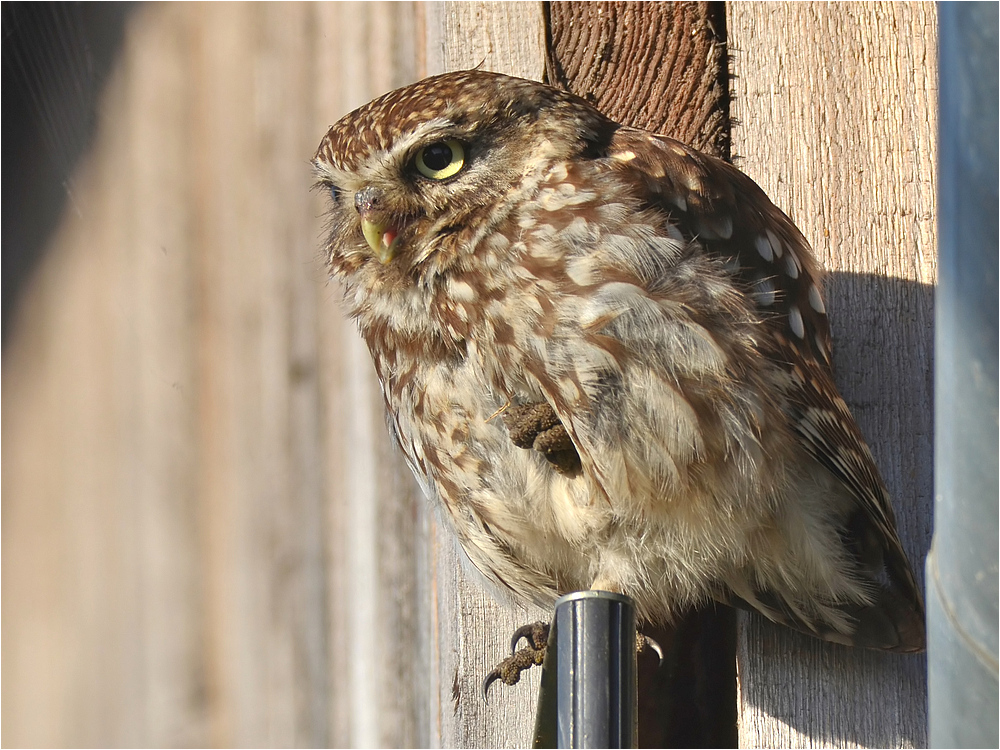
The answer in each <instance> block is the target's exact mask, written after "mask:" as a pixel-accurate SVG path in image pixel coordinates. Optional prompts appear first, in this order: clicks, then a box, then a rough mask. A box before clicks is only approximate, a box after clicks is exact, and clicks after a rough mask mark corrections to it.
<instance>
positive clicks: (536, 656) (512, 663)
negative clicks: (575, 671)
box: [482, 622, 549, 702]
mask: <svg viewBox="0 0 1000 750" xmlns="http://www.w3.org/2000/svg"><path fill="white" fill-rule="evenodd" d="M522 639H524V640H526V641H527V642H528V645H527V646H525V647H524V648H522V649H518V648H517V645H518V644H519V643H520V642H521V640H522ZM548 643H549V624H548V623H547V622H533V623H531V624H530V625H522V626H521V627H519V628H518V629H517V630H515V631H514V635H513V636H512V637H511V641H510V652H511V653H510V656H508V657H507V658H506V659H504V660H503V661H501V662H500V663H499V664H497V665H496V666H495V667H493V669H491V670H490V671H489V673H488V674H487V675H486V677H485V678H484V679H483V687H482V691H483V701H484V702H488V701H489V689H490V686H491V685H493V683H494V682H496V681H497V680H499V681H500V682H502V683H503V684H504V685H516V684H517V683H518V682H519V681H520V679H521V673H522V672H525V671H527V670H529V669H531V668H532V667H534V666H541V664H542V662H544V661H545V652H546V649H547V648H548Z"/></svg>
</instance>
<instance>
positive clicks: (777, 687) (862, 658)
mask: <svg viewBox="0 0 1000 750" xmlns="http://www.w3.org/2000/svg"><path fill="white" fill-rule="evenodd" d="M728 11H729V16H728V22H729V23H728V27H729V40H730V54H731V55H732V57H733V61H734V62H733V68H734V73H735V76H734V79H733V88H734V97H733V102H732V113H733V118H734V121H736V122H738V123H740V125H739V127H736V128H734V131H733V153H734V156H735V157H736V164H737V165H738V166H740V167H741V168H742V169H744V171H746V172H747V173H748V174H749V175H750V176H751V177H753V178H754V179H755V180H756V181H757V182H758V183H759V184H760V185H761V187H762V188H764V190H765V191H766V192H767V193H768V195H770V197H771V198H772V200H774V201H775V203H776V204H777V205H778V206H780V207H781V208H783V209H784V210H785V211H786V212H787V213H789V215H791V216H792V218H793V219H794V220H795V222H796V223H797V224H798V226H799V227H800V228H801V229H802V231H803V232H804V234H805V235H806V237H807V238H809V239H810V241H811V242H812V244H813V247H814V248H815V249H816V251H817V254H818V256H819V257H820V259H821V260H822V262H823V264H824V265H825V266H826V268H827V269H828V271H830V275H829V276H828V278H827V283H826V293H827V308H828V311H829V314H830V321H831V325H832V328H833V335H834V367H835V371H836V374H837V382H838V385H839V387H840V389H841V392H842V393H843V395H844V397H845V399H846V400H847V402H848V404H849V405H850V407H851V409H852V411H853V413H854V415H855V417H856V418H857V421H858V424H859V425H860V427H861V430H862V432H863V433H864V434H865V435H866V436H867V438H868V441H869V443H870V445H871V448H872V451H873V453H874V454H875V459H876V462H877V463H878V465H879V467H880V468H881V470H882V473H883V476H884V477H885V480H886V483H887V485H888V487H889V490H890V492H891V494H892V496H893V502H894V507H895V509H896V514H897V520H898V525H899V529H900V536H901V537H902V540H903V544H904V546H905V548H906V550H907V553H908V555H909V557H910V560H911V562H912V563H913V565H914V569H915V571H916V573H917V576H918V578H922V573H923V565H922V562H923V559H924V555H925V554H926V551H927V548H928V545H929V541H930V509H931V499H932V484H931V466H932V441H931V438H932V422H931V419H932V358H933V349H932V345H933V331H932V326H933V285H934V282H935V275H936V249H935V240H934V202H935V191H934V182H935V165H936V153H935V133H936V86H937V63H936V43H937V32H936V14H935V9H934V7H933V5H931V4H930V3H915V4H874V3H855V4H842V5H841V4H837V5H820V4H798V3H794V4H771V3H731V4H729V6H728ZM739 671H740V698H741V706H740V709H741V719H740V722H741V726H740V744H741V746H748V747H750V746H753V747H798V746H802V747H805V746H808V747H833V746H837V747H841V746H866V747H899V746H916V747H921V746H925V745H926V741H927V740H926V695H925V691H926V688H925V676H924V675H925V663H924V658H923V657H922V656H916V657H914V656H898V655H889V654H882V653H875V652H861V651H853V650H850V649H845V648H841V647H837V646H833V645H827V644H822V643H819V642H817V641H813V640H810V639H807V638H806V637H804V636H802V637H800V636H798V635H796V634H794V633H791V632H790V631H787V630H784V629H781V628H778V627H776V626H772V625H771V624H769V623H766V622H764V621H763V620H762V619H761V618H759V617H756V616H749V617H747V618H746V619H745V620H744V627H743V630H742V633H741V640H740V652H739Z"/></svg>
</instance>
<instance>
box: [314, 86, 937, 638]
mask: <svg viewBox="0 0 1000 750" xmlns="http://www.w3.org/2000/svg"><path fill="white" fill-rule="evenodd" d="M315 166H316V172H317V175H318V179H319V183H320V184H321V185H324V186H326V187H327V188H328V189H329V190H330V195H331V201H332V208H331V212H330V226H331V235H330V241H329V244H328V246H327V253H328V260H329V264H330V268H331V271H332V273H333V275H334V276H335V277H337V278H338V279H340V280H341V282H342V283H343V285H344V289H345V295H346V300H347V305H348V307H349V309H350V313H351V315H352V316H353V317H354V318H355V319H356V321H357V323H358V326H359V329H360V331H361V334H362V336H363V338H364V340H365V342H366V343H367V345H368V347H369V350H370V352H371V354H372V358H373V361H374V363H375V369H376V372H377V374H378V377H379V380H380V382H381V384H382V390H383V394H384V397H385V403H386V409H387V412H388V415H389V422H390V425H391V429H392V430H393V431H394V433H395V435H396V438H397V439H398V441H399V444H400V447H401V448H402V451H403V454H404V455H405V457H406V459H407V461H408V463H409V465H410V467H411V468H412V470H413V472H414V474H415V475H416V476H417V478H418V479H419V480H420V482H421V483H422V485H423V487H424V489H425V491H426V493H427V494H428V496H429V497H430V498H432V499H434V500H435V501H436V502H437V503H438V505H439V507H440V509H441V511H442V515H443V516H444V518H445V519H446V520H447V521H448V523H449V525H450V526H451V527H452V528H453V529H454V531H455V533H456V534H457V536H458V539H459V541H460V542H461V544H462V547H463V548H464V550H465V552H466V553H467V555H468V557H469V559H470V560H471V561H472V563H473V564H474V565H475V566H476V567H477V568H478V569H479V570H480V571H481V572H482V573H483V574H484V575H485V576H486V578H487V579H489V580H491V581H493V582H494V583H495V584H497V585H498V586H499V587H501V589H503V590H506V591H508V592H509V593H510V594H512V595H513V596H514V597H516V598H518V599H521V600H530V601H534V602H537V603H539V604H542V605H549V604H551V603H552V601H554V599H555V598H556V597H558V596H559V595H561V594H563V593H566V592H568V591H573V590H577V589H586V588H603V589H608V590H613V591H618V592H621V593H625V594H628V595H630V596H631V597H632V598H633V599H634V600H635V601H636V604H637V607H638V610H639V614H640V617H642V618H644V619H645V620H648V621H651V622H658V623H659V622H667V621H669V620H670V619H671V618H672V617H673V616H674V615H675V614H676V613H677V612H679V611H680V610H682V609H684V608H686V607H688V606H690V605H693V604H697V603H700V602H703V601H705V600H707V599H713V598H714V599H716V600H719V601H724V602H728V603H733V604H737V605H741V606H747V607H751V608H754V609H756V610H758V611H760V612H762V613H763V614H764V615H765V616H767V617H769V618H770V619H772V620H775V621H777V622H780V623H783V624H786V625H789V626H791V627H794V628H797V629H799V630H802V631H804V632H807V633H810V634H812V635H815V636H818V637H820V638H824V639H826V640H830V641H835V642H839V643H845V644H851V645H860V646H868V647H873V648H882V649H888V650H895V651H917V650H920V649H922V648H923V643H924V635H923V606H922V603H921V599H920V595H919V593H918V590H917V587H916V584H915V582H914V578H913V575H912V572H911V570H910V567H909V563H908V562H907V560H906V557H905V555H904V553H903V551H902V548H901V546H900V543H899V540H898V538H897V536H896V531H895V521H894V517H893V512H892V508H891V505H890V502H889V498H888V493H887V492H886V489H885V486H884V484H883V482H882V480H881V478H880V476H879V473H878V470H877V469H876V467H875V465H874V461H873V459H872V456H871V453H870V451H869V450H868V447H867V445H866V444H865V442H864V439H863V438H862V436H861V434H860V432H859V431H858V428H857V426H856V425H855V423H854V420H853V418H852V417H851V415H850V412H849V410H848V408H847V406H846V404H845V403H844V401H843V399H841V398H840V396H839V394H838V393H837V390H836V387H835V385H834V383H833V378H832V373H831V368H830V351H831V343H830V333H829V326H828V323H827V319H826V312H825V307H824V304H823V297H822V291H821V283H822V279H821V272H820V269H819V266H818V264H817V263H816V261H815V260H814V258H813V256H812V252H811V250H810V248H809V246H808V243H807V242H806V240H805V239H804V238H803V237H802V235H801V233H800V232H799V231H798V230H797V229H796V227H795V226H794V225H793V224H792V222H791V221H790V220H789V219H788V217H787V216H785V215H784V214H783V213H782V212H781V211H780V210H779V209H777V208H776V207H775V206H774V205H773V204H772V203H771V202H770V201H769V200H768V199H767V197H766V196H765V195H764V193H763V192H762V191H761V190H760V189H759V188H758V187H757V186H756V185H755V184H754V183H753V181H751V180H750V179H749V178H748V177H746V176H745V175H743V174H742V173H740V172H739V171H737V170H736V169H734V168H733V167H731V166H729V165H728V164H725V163H724V162H721V161H719V160H717V159H714V158H712V157H710V156H707V155H704V154H700V153H698V152H696V151H694V150H692V149H690V148H688V147H687V146H684V145H683V144H680V143H678V142H676V141H673V140H671V139H669V138H665V137H662V136H657V135H654V134H651V133H646V132H643V131H639V130H634V129H630V128H626V127H622V126H620V125H618V124H616V123H614V122H612V121H610V120H608V119H607V118H606V117H604V116H603V115H602V114H601V113H600V112H598V111H597V110H595V109H594V108H593V107H591V106H590V105H588V104H587V103H586V102H584V101H582V100H580V99H578V98H576V97H574V96H572V95H570V94H567V93H565V92H561V91H557V90H554V89H551V88H548V87H545V86H543V85H540V84H537V83H533V82H530V81H523V80H520V79H513V78H509V77H506V76H500V75H497V74H492V73H485V72H481V71H466V72H461V73H451V74H446V75H443V76H437V77H434V78H429V79H426V80H424V81H421V82H419V83H417V84H414V85H412V86H408V87H406V88H403V89H400V90H398V91H395V92H392V93H390V94H387V95H385V96H383V97H381V98H380V99H377V100H375V101H374V102H372V103H370V104H368V105H366V106H364V107H361V108H360V109H358V110H356V111H355V112H353V113H351V114H349V115H347V116H346V117H344V118H343V119H342V120H341V121H340V122H338V123H337V124H336V125H334V126H333V127H332V128H331V129H330V131H329V133H328V134H327V136H326V138H325V139H324V140H323V142H322V143H321V145H320V147H319V150H318V152H317V154H316V159H315Z"/></svg>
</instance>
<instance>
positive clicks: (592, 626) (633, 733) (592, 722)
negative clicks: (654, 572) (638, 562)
mask: <svg viewBox="0 0 1000 750" xmlns="http://www.w3.org/2000/svg"><path fill="white" fill-rule="evenodd" d="M635 651H636V632H635V605H634V604H633V602H632V600H631V599H629V598H628V597H626V596H621V595H619V594H612V593H610V592H607V591H577V592H576V593H573V594H567V595H566V596H564V597H562V598H561V599H559V600H558V601H557V602H556V611H555V617H554V618H553V620H552V628H551V632H550V634H549V646H548V651H547V653H546V657H545V665H544V669H545V672H544V674H543V676H542V687H541V692H540V693H539V700H538V722H537V725H536V736H535V747H552V746H553V745H554V746H555V747H560V748H595V747H607V748H622V747H635V746H636V743H637V740H638V701H637V693H636V688H637V686H636V679H637V673H636V654H635Z"/></svg>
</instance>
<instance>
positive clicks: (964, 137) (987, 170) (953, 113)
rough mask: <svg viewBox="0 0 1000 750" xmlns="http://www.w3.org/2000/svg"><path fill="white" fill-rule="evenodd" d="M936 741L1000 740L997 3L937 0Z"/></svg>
mask: <svg viewBox="0 0 1000 750" xmlns="http://www.w3.org/2000/svg"><path fill="white" fill-rule="evenodd" d="M938 10H939V34H940V63H939V64H940V99H939V110H940V113H939V114H940V116H939V127H940V168H939V183H938V184H939V187H938V201H939V206H938V209H939V217H938V241H939V253H940V261H939V279H938V291H937V302H936V320H935V323H936V326H935V336H936V343H935V386H934V387H935V441H934V456H935V458H934V471H935V509H934V540H933V544H932V548H931V553H930V555H929V556H928V558H927V626H928V632H927V648H928V692H929V708H930V744H931V747H997V746H998V736H997V735H998V732H997V701H998V690H997V684H998V683H997V614H998V613H997V598H998V591H997V497H998V483H997V449H998V445H997V427H998V423H997V338H998V327H997V267H998V263H997V261H998V253H1000V249H998V242H1000V240H998V229H997V224H998V221H997V211H998V208H997V207H998V192H997V159H998V149H997V140H998V131H997V109H998V102H997V83H998V79H997V26H998V15H997V4H996V3H940V4H939V5H938Z"/></svg>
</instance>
